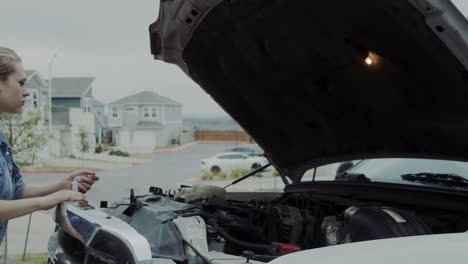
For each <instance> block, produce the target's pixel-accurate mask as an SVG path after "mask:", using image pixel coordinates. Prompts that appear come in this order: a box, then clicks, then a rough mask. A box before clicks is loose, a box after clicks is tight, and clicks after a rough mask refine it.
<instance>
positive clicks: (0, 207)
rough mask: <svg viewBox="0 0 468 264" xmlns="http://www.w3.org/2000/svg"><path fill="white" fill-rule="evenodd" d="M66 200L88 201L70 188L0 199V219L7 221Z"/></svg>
mask: <svg viewBox="0 0 468 264" xmlns="http://www.w3.org/2000/svg"><path fill="white" fill-rule="evenodd" d="M67 201H83V202H88V201H87V200H86V196H85V195H84V194H82V193H79V192H75V191H70V190H61V191H58V192H54V193H52V194H49V195H46V196H43V197H38V198H28V199H19V200H0V221H7V220H10V219H12V218H16V217H20V216H23V215H27V214H30V213H32V212H34V211H37V210H47V209H50V208H52V207H54V206H56V205H58V204H60V203H62V202H67Z"/></svg>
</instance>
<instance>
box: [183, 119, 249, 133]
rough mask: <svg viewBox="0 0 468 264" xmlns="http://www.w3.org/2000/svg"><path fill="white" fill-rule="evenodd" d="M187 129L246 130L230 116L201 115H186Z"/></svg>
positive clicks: (184, 125) (184, 120) (184, 122)
mask: <svg viewBox="0 0 468 264" xmlns="http://www.w3.org/2000/svg"><path fill="white" fill-rule="evenodd" d="M183 127H184V130H185V131H198V130H211V131H213V130H215V131H244V129H242V127H241V126H240V125H239V124H238V123H237V122H236V121H234V119H232V118H231V117H229V116H225V117H224V116H222V117H201V116H185V117H184V118H183Z"/></svg>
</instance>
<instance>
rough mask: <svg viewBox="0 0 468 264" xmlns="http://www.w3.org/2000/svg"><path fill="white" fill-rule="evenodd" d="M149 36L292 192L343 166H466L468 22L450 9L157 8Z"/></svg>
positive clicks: (407, 5) (280, 2)
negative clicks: (320, 172) (306, 175)
mask: <svg viewBox="0 0 468 264" xmlns="http://www.w3.org/2000/svg"><path fill="white" fill-rule="evenodd" d="M150 36H151V48H152V53H153V55H154V56H155V58H156V59H161V60H164V61H166V62H170V63H174V64H177V65H178V66H180V68H181V69H182V70H184V71H185V72H186V73H187V74H188V75H189V76H190V77H191V78H192V79H193V80H194V81H195V82H197V83H198V84H199V85H200V86H201V87H202V88H203V89H204V90H205V91H206V92H207V93H208V94H210V95H211V96H212V98H213V99H214V100H215V101H216V102H218V103H219V104H220V105H221V106H222V107H223V108H224V110H225V111H226V112H228V113H229V114H230V115H231V116H232V117H233V118H234V119H235V120H236V121H237V122H238V123H239V124H240V125H241V126H242V127H243V128H244V129H245V130H246V131H247V132H248V133H249V134H250V135H251V136H252V138H253V139H254V140H255V141H256V142H257V143H258V144H259V145H260V146H261V147H262V148H263V149H264V151H265V153H266V155H267V156H268V157H269V159H270V161H272V163H273V164H274V165H275V167H276V168H277V169H279V170H280V171H281V172H282V174H283V175H287V176H289V178H291V179H292V180H293V181H295V182H297V181H299V180H300V178H301V176H302V175H303V172H304V171H305V170H307V169H309V168H312V167H315V166H320V165H324V164H329V163H333V162H338V161H343V160H352V159H362V158H376V157H421V158H437V159H453V160H468V148H467V147H466V146H468V73H467V69H468V22H467V20H466V18H465V17H464V16H463V15H462V14H461V13H460V12H459V11H458V10H457V9H456V7H455V6H454V5H453V4H452V3H451V2H450V1H440V0H392V1H375V0H362V1H349V0H334V1H324V0H323V1H310V0H301V1H287V0H274V1H270V0H252V1H245V0H230V1H227V0H226V1H220V0H191V1H184V0H161V3H160V14H159V18H158V20H157V21H156V22H155V23H154V24H152V25H151V26H150Z"/></svg>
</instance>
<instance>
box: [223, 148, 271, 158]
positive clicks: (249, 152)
mask: <svg viewBox="0 0 468 264" xmlns="http://www.w3.org/2000/svg"><path fill="white" fill-rule="evenodd" d="M226 152H242V153H244V154H247V155H249V156H261V155H262V154H263V153H262V152H261V151H260V150H259V149H258V148H254V147H251V146H235V147H233V148H229V149H227V150H226Z"/></svg>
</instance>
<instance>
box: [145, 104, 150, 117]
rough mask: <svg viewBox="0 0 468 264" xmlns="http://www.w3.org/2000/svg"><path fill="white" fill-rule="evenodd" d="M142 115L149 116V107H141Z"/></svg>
mask: <svg viewBox="0 0 468 264" xmlns="http://www.w3.org/2000/svg"><path fill="white" fill-rule="evenodd" d="M143 117H144V118H149V117H150V110H149V107H143Z"/></svg>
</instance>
